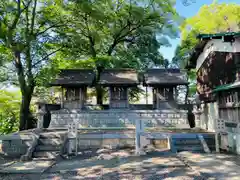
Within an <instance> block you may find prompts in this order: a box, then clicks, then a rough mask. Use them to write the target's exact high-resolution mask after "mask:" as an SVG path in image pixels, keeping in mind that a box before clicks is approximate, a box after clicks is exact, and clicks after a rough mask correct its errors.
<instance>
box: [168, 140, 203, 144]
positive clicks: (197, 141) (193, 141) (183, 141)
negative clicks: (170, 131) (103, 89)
mask: <svg viewBox="0 0 240 180" xmlns="http://www.w3.org/2000/svg"><path fill="white" fill-rule="evenodd" d="M172 141H173V144H175V145H199V144H201V141H199V140H198V139H196V140H193V139H191V140H186V139H183V140H174V139H173V140H172Z"/></svg>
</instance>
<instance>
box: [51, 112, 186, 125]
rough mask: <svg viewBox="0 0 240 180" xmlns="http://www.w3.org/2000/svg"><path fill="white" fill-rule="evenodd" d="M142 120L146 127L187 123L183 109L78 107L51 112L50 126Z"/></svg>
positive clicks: (126, 123) (132, 123) (111, 123)
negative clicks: (98, 109)
mask: <svg viewBox="0 0 240 180" xmlns="http://www.w3.org/2000/svg"><path fill="white" fill-rule="evenodd" d="M136 119H138V120H143V121H144V125H145V126H146V127H156V126H170V127H172V126H176V125H183V124H185V125H188V120H187V111H184V110H100V111H81V110H79V109H72V110H66V109H61V110H59V111H52V112H51V123H50V126H49V127H50V128H67V126H68V124H70V123H73V122H74V123H76V124H77V125H78V126H79V127H78V128H81V127H135V120H136Z"/></svg>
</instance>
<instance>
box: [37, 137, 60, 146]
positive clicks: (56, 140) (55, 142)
mask: <svg viewBox="0 0 240 180" xmlns="http://www.w3.org/2000/svg"><path fill="white" fill-rule="evenodd" d="M38 144H39V145H52V146H59V145H61V144H62V140H60V139H59V138H51V139H45V138H43V139H42V138H41V139H39V140H38Z"/></svg>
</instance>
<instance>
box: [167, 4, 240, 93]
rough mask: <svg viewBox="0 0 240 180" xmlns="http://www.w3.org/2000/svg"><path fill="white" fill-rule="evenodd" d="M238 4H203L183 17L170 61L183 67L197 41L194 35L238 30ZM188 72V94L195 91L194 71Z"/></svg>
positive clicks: (239, 7) (239, 22) (239, 16)
mask: <svg viewBox="0 0 240 180" xmlns="http://www.w3.org/2000/svg"><path fill="white" fill-rule="evenodd" d="M239 25H240V6H239V5H238V4H234V3H228V4H226V3H221V4H219V3H217V2H213V3H212V4H211V5H205V6H203V7H201V8H200V10H199V12H198V13H197V14H196V15H195V16H193V17H190V18H187V19H185V21H184V22H183V24H182V25H181V28H180V29H181V44H180V45H179V46H178V47H177V48H176V50H175V56H174V58H173V59H172V62H173V63H174V64H176V65H177V66H178V67H180V68H182V69H184V67H185V65H186V63H187V61H188V59H189V57H190V55H191V53H192V50H193V48H194V47H195V45H196V44H197V43H198V40H197V39H196V36H197V35H198V34H201V33H207V34H211V33H212V34H214V33H219V32H226V31H239V27H240V26H239ZM187 74H188V80H189V82H190V88H189V90H190V92H189V95H193V94H195V92H196V84H195V83H196V72H195V70H191V71H190V72H188V73H187Z"/></svg>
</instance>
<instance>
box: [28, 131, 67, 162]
mask: <svg viewBox="0 0 240 180" xmlns="http://www.w3.org/2000/svg"><path fill="white" fill-rule="evenodd" d="M64 133H65V132H58V131H47V130H45V131H44V132H42V133H40V135H39V139H38V144H37V146H36V148H35V151H34V152H33V156H32V157H33V159H48V160H53V159H56V158H57V157H58V155H60V150H61V145H62V143H63V138H64Z"/></svg>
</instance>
